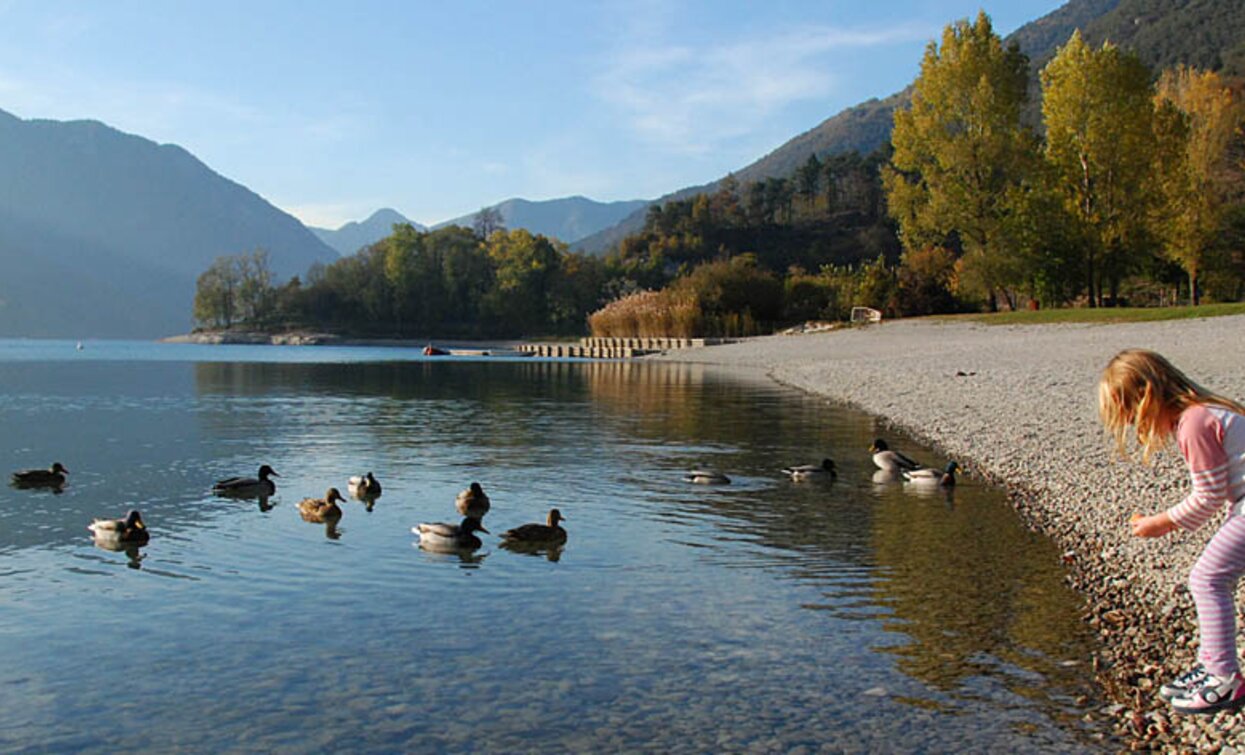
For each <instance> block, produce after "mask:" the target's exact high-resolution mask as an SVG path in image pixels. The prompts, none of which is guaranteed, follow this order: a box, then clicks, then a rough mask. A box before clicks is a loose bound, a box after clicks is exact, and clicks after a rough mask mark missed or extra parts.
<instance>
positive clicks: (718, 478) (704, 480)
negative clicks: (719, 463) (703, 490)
mask: <svg viewBox="0 0 1245 755" xmlns="http://www.w3.org/2000/svg"><path fill="white" fill-rule="evenodd" d="M683 479H684V480H686V481H688V482H694V483H696V484H697V485H730V484H731V478H729V477H727V476H726V475H724V474H722V473H721V472H715V471H713V470H712V469H693V470H692V471H690V472H688V473H687V474H686V475H684V476H683Z"/></svg>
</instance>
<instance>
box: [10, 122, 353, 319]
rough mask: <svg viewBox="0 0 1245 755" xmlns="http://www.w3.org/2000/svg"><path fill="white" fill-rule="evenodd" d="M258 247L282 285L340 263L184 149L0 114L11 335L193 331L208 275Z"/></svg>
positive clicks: (96, 126)
mask: <svg viewBox="0 0 1245 755" xmlns="http://www.w3.org/2000/svg"><path fill="white" fill-rule="evenodd" d="M257 248H262V249H266V250H267V251H268V253H269V256H270V262H271V265H272V268H273V271H274V272H275V273H276V274H277V276H279V277H281V278H288V277H289V276H292V275H295V274H303V273H305V272H306V271H307V268H308V267H309V266H310V265H311V264H312V263H314V262H327V261H331V260H333V259H336V258H337V254H336V253H335V252H334V251H333V250H332V249H330V248H329V247H328V246H326V245H325V244H324V243H323V242H321V241H320V240H319V239H317V238H316V237H315V236H314V235H312V233H311V232H310V231H308V230H307V229H306V228H305V227H303V225H302V224H301V223H299V222H298V220H296V219H295V218H294V217H292V216H290V215H287V214H286V213H284V212H282V211H281V210H278V209H277V208H276V207H273V206H272V205H271V204H269V203H268V202H266V201H264V199H263V198H262V197H260V196H258V195H256V194H255V193H254V192H252V191H250V190H249V189H247V188H246V187H244V186H240V185H238V184H236V183H234V182H232V181H230V180H228V179H226V178H223V177H222V176H220V175H218V174H216V173H214V172H213V171H212V170H211V169H210V168H208V167H207V166H206V165H204V164H203V163H202V162H200V161H199V160H198V159H196V158H195V157H194V156H193V155H191V154H190V153H189V152H187V151H186V150H184V149H182V148H181V147H178V146H175V145H169V144H165V145H160V144H156V143H155V142H152V141H149V140H147V139H144V138H142V137H139V136H134V135H131V134H126V133H123V132H121V131H118V130H116V129H113V128H110V127H108V126H106V125H104V124H102V123H99V122H96V121H71V122H61V121H50V120H22V119H20V118H17V117H16V116H14V115H12V114H10V113H7V112H4V111H2V110H0V335H3V336H43V337H56V336H61V337H73V338H81V337H86V336H104V337H152V336H158V335H167V334H170V333H175V332H181V331H185V330H187V329H188V328H189V326H190V324H191V307H192V304H193V301H194V290H195V279H196V278H197V277H198V275H199V274H200V273H201V272H203V271H204V270H205V269H206V268H207V267H208V265H210V264H211V262H212V261H213V260H214V259H215V258H216V257H219V256H220V255H224V254H237V253H240V252H246V251H250V250H253V249H257Z"/></svg>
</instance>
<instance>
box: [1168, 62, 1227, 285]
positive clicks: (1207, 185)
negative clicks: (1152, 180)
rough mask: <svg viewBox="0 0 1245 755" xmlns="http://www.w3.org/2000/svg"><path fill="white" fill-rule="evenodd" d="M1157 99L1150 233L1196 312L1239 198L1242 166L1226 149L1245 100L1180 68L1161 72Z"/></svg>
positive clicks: (1205, 75) (1215, 79)
mask: <svg viewBox="0 0 1245 755" xmlns="http://www.w3.org/2000/svg"><path fill="white" fill-rule="evenodd" d="M1157 97H1158V103H1159V107H1160V109H1161V111H1162V113H1163V117H1162V118H1160V119H1159V120H1158V127H1157V128H1156V132H1157V138H1158V139H1159V141H1160V149H1158V150H1157V151H1156V152H1155V154H1156V155H1157V156H1158V159H1157V160H1156V165H1155V168H1156V170H1155V173H1156V176H1157V183H1158V185H1159V186H1160V187H1161V189H1162V192H1163V196H1162V204H1161V205H1160V206H1159V208H1158V210H1157V211H1156V213H1155V215H1154V220H1155V223H1154V228H1155V232H1156V234H1157V235H1158V236H1159V238H1160V239H1162V241H1163V251H1164V254H1165V255H1166V256H1167V257H1168V258H1170V259H1171V260H1173V261H1174V262H1176V263H1177V264H1179V265H1180V267H1181V268H1182V269H1183V270H1184V271H1185V274H1187V275H1188V276H1189V299H1190V301H1191V303H1192V304H1194V305H1197V304H1198V303H1200V296H1199V293H1198V276H1199V275H1200V274H1201V273H1202V271H1203V270H1204V269H1205V268H1206V266H1207V264H1208V262H1209V261H1210V256H1211V254H1212V252H1213V247H1214V243H1215V240H1216V239H1217V238H1218V236H1219V234H1220V232H1221V231H1222V229H1223V225H1224V220H1225V217H1226V215H1227V211H1228V209H1229V207H1230V206H1231V203H1232V202H1233V200H1235V199H1239V195H1240V192H1241V184H1242V170H1241V167H1242V166H1240V165H1239V164H1238V163H1237V162H1236V161H1234V160H1233V159H1231V158H1232V156H1231V150H1230V147H1231V146H1232V145H1233V143H1234V141H1235V140H1237V139H1238V138H1239V135H1240V133H1241V129H1242V126H1243V125H1245V99H1243V98H1242V97H1241V95H1240V94H1238V93H1237V92H1234V91H1233V90H1232V89H1230V88H1229V87H1227V86H1225V84H1224V82H1223V81H1222V80H1221V79H1220V78H1219V75H1218V74H1216V73H1214V72H1212V71H1197V70H1194V69H1192V68H1187V67H1184V66H1181V67H1179V68H1175V69H1170V70H1168V71H1165V72H1164V73H1163V76H1162V77H1161V78H1160V79H1159V84H1158V95H1157Z"/></svg>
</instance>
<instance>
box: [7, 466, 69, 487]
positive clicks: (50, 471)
mask: <svg viewBox="0 0 1245 755" xmlns="http://www.w3.org/2000/svg"><path fill="white" fill-rule="evenodd" d="M67 474H69V470H68V469H65V466H64V465H63V464H61V463H60V462H59V461H56V462H53V463H52V466H51V467H49V468H47V469H23V470H21V471H20V472H14V473H13V475H12V478H11V479H12V483H13V484H14V485H16V486H17V487H19V488H59V487H60V486H61V485H64V484H65V475H67Z"/></svg>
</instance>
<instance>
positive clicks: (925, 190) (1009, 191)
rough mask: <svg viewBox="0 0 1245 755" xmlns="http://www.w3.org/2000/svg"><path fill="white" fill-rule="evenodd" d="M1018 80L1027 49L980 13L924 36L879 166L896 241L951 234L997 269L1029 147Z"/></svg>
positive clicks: (912, 246)
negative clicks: (907, 103) (938, 39)
mask: <svg viewBox="0 0 1245 755" xmlns="http://www.w3.org/2000/svg"><path fill="white" fill-rule="evenodd" d="M1027 86H1028V61H1027V59H1026V58H1025V56H1024V55H1023V54H1022V53H1021V52H1020V51H1019V49H1018V48H1017V47H1016V46H1015V45H1012V46H1010V47H1006V48H1005V47H1004V46H1003V43H1002V40H1001V39H1000V38H999V36H998V35H997V34H995V33H994V30H993V28H992V27H991V24H990V18H989V16H987V15H986V14H985V13H979V14H978V15H977V19H976V21H974V22H973V23H969V22H968V21H967V20H964V21H958V22H956V23H954V24H952V25H949V26H948V27H947V28H946V29H945V30H944V32H943V35H942V45H941V47H939V46H938V45H937V44H935V43H932V42H931V43H930V45H929V47H928V48H927V49H926V51H925V57H924V59H923V60H922V62H921V73H920V76H918V77H917V80H916V82H915V83H914V84H913V93H912V106H911V107H910V108H907V109H904V110H897V111H896V112H895V127H894V130H893V132H892V134H891V141H892V144H893V145H894V150H895V151H894V155H893V156H892V158H891V162H890V165H889V166H887V167H886V168H885V169H884V172H883V183H884V186H885V190H886V197H887V202H888V207H889V211H890V214H891V216H892V217H893V218H894V219H895V220H896V221H897V222H898V223H899V230H900V238H901V240H902V242H903V245H904V248H905V249H907V250H909V251H912V250H919V249H923V248H926V247H941V246H946V245H947V244H948V243H949V241H950V240H951V239H952V238H953V237H958V240H959V242H960V244H961V245H962V246H963V249H964V251H965V253H966V254H969V255H971V256H973V257H977V258H979V259H980V260H981V261H982V264H981V268H982V269H983V270H987V271H994V272H991V275H992V276H994V275H1001V271H1003V270H1004V269H1005V266H1003V265H1001V264H994V263H995V260H996V259H997V258H999V257H1001V256H1003V255H1006V254H1007V253H1008V249H1007V244H1006V228H1005V224H1006V222H1007V219H1008V217H1009V215H1010V214H1011V213H1012V212H1013V211H1014V207H1013V206H1012V204H1011V202H1012V200H1013V199H1014V198H1015V196H1016V195H1015V189H1016V187H1018V186H1020V185H1022V184H1023V182H1024V181H1025V180H1026V178H1027V176H1028V174H1029V172H1030V170H1031V166H1032V165H1033V164H1034V163H1035V162H1036V156H1037V151H1038V147H1037V140H1036V137H1035V136H1034V135H1033V133H1032V132H1031V131H1030V130H1029V129H1027V128H1026V127H1024V126H1023V125H1022V124H1021V120H1020V115H1021V110H1022V108H1023V106H1024V104H1025V101H1026V99H1027ZM1012 282H1013V281H1010V280H1007V279H1005V278H1001V277H999V278H991V279H990V280H988V282H987V283H988V286H989V287H990V288H993V287H995V286H1002V285H1006V284H1009V283H1012Z"/></svg>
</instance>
